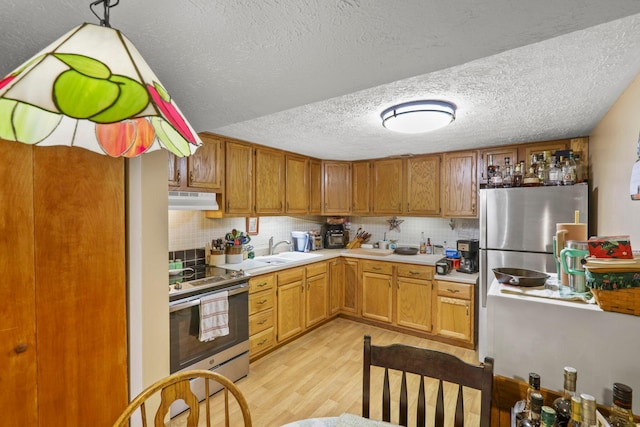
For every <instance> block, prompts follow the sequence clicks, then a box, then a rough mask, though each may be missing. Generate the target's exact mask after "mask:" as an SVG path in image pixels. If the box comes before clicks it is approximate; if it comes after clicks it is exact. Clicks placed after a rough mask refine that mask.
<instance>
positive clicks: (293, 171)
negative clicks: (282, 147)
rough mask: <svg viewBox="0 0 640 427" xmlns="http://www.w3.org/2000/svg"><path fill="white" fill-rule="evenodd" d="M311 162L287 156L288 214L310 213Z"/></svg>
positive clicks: (286, 191)
mask: <svg viewBox="0 0 640 427" xmlns="http://www.w3.org/2000/svg"><path fill="white" fill-rule="evenodd" d="M309 178H310V175H309V160H308V159H307V158H306V157H300V156H292V155H289V154H287V156H286V185H285V199H286V207H285V209H286V212H287V213H290V214H306V213H307V212H308V211H309Z"/></svg>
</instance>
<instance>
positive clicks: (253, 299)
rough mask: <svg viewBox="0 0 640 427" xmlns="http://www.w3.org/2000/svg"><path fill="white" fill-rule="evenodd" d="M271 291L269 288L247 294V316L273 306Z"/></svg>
mask: <svg viewBox="0 0 640 427" xmlns="http://www.w3.org/2000/svg"><path fill="white" fill-rule="evenodd" d="M273 300H274V296H273V292H272V291H271V290H266V291H261V292H256V293H255V294H250V295H249V316H251V315H252V314H255V313H259V312H261V311H265V310H268V309H270V308H273Z"/></svg>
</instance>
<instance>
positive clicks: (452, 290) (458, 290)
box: [447, 288, 460, 294]
mask: <svg viewBox="0 0 640 427" xmlns="http://www.w3.org/2000/svg"><path fill="white" fill-rule="evenodd" d="M447 290H448V291H449V292H451V293H452V294H455V293H456V292H460V289H451V288H447Z"/></svg>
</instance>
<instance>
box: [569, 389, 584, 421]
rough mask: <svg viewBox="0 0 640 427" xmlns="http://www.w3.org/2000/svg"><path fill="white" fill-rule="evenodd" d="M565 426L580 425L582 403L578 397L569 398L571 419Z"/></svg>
mask: <svg viewBox="0 0 640 427" xmlns="http://www.w3.org/2000/svg"><path fill="white" fill-rule="evenodd" d="M567 425H568V426H569V427H580V426H581V425H582V401H581V400H580V396H573V397H572V398H571V419H570V420H569V424H567Z"/></svg>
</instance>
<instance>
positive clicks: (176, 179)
mask: <svg viewBox="0 0 640 427" xmlns="http://www.w3.org/2000/svg"><path fill="white" fill-rule="evenodd" d="M167 160H168V166H167V171H168V175H169V176H168V180H169V188H170V189H172V190H178V189H180V187H181V186H182V184H183V182H182V181H183V180H184V179H185V178H184V175H185V173H186V172H185V171H184V170H183V169H184V161H183V160H184V158H182V157H178V156H176V155H175V154H173V153H168V155H167ZM185 186H186V181H185Z"/></svg>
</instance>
